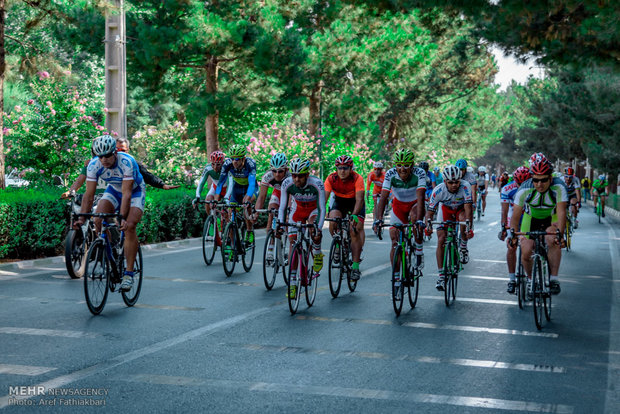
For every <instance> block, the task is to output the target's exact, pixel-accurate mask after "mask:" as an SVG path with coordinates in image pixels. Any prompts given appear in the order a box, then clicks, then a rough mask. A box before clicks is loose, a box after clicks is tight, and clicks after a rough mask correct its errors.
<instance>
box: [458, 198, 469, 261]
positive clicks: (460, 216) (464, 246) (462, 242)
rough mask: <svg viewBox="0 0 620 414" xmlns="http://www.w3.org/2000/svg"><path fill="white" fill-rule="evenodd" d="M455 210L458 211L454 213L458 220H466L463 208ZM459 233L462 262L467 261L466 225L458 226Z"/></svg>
mask: <svg viewBox="0 0 620 414" xmlns="http://www.w3.org/2000/svg"><path fill="white" fill-rule="evenodd" d="M457 211H458V212H457V214H456V217H457V219H458V221H465V220H467V217H466V216H465V209H464V208H459V209H458V210H457ZM460 233H461V236H460V237H459V250H460V251H461V254H463V255H465V257H464V259H463V263H467V262H468V261H469V251H468V250H467V238H468V235H467V227H466V226H465V225H461V226H460Z"/></svg>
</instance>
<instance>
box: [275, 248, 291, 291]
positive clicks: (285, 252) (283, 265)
mask: <svg viewBox="0 0 620 414" xmlns="http://www.w3.org/2000/svg"><path fill="white" fill-rule="evenodd" d="M288 249H289V243H288V238H286V237H285V238H284V242H282V238H278V239H276V255H277V257H278V263H279V265H280V270H282V279H284V284H285V285H286V286H288V277H287V274H286V273H287V270H286V268H287V266H288V256H289V254H288ZM280 252H282V253H280ZM280 259H282V260H280Z"/></svg>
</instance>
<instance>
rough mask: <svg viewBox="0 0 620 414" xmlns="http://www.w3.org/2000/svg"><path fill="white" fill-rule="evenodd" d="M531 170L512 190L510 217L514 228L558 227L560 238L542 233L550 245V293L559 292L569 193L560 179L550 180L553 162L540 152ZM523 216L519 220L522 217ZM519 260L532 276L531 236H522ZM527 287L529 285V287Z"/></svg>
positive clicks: (547, 229) (549, 230)
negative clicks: (530, 176) (559, 273)
mask: <svg viewBox="0 0 620 414" xmlns="http://www.w3.org/2000/svg"><path fill="white" fill-rule="evenodd" d="M532 157H533V161H532V160H531V164H530V170H531V171H532V178H530V179H529V180H527V181H525V182H524V183H522V184H521V187H519V190H518V191H517V193H516V194H515V202H514V207H513V212H512V219H511V220H510V221H511V223H510V227H511V228H512V229H513V231H517V228H518V226H519V223H521V224H520V226H521V231H522V232H527V231H536V230H543V231H544V230H546V231H547V232H548V233H556V231H559V235H560V241H558V239H557V238H556V236H555V235H547V236H545V240H546V242H547V246H548V248H549V251H548V258H549V276H550V282H549V289H550V292H551V294H554V295H557V294H558V293H560V291H561V289H560V282H559V280H558V272H559V270H560V261H561V260H562V251H561V247H562V246H561V245H562V243H563V237H562V236H563V232H564V229H565V228H566V204H567V202H568V194H567V191H566V187H565V186H564V185H562V180H561V179H558V180H557V181H555V180H552V173H553V166H552V165H551V162H549V160H547V158H546V157H545V156H544V155H542V154H534V156H532ZM522 216H523V220H522V221H521V217H522ZM520 240H521V263H522V264H523V268H524V269H525V273H526V274H527V277H528V279H529V280H528V283H530V281H531V277H532V252H533V250H534V240H531V239H529V238H526V237H523V236H521V238H520ZM528 291H529V289H528Z"/></svg>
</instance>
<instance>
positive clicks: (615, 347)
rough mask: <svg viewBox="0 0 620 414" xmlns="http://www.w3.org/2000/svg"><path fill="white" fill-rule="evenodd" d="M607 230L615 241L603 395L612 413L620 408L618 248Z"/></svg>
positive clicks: (619, 272)
mask: <svg viewBox="0 0 620 414" xmlns="http://www.w3.org/2000/svg"><path fill="white" fill-rule="evenodd" d="M605 225H606V226H607V228H608V234H609V238H611V239H615V240H616V241H615V243H610V244H609V255H610V256H611V269H612V280H613V282H615V283H612V285H611V286H612V292H611V306H610V307H609V314H610V315H609V322H610V323H609V325H610V326H609V351H610V355H609V365H608V367H607V391H606V393H605V412H606V413H612V412H616V411H617V410H618V407H620V355H619V354H618V353H616V352H617V351H620V316H618V315H619V314H620V309H619V308H620V284H619V283H618V282H620V266H618V260H619V259H620V252H619V251H618V250H619V247H620V246H618V241H617V240H618V236H617V235H616V232H615V230H614V228H613V227H612V226H611V225H610V224H609V223H605Z"/></svg>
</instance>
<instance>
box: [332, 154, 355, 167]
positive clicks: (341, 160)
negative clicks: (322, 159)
mask: <svg viewBox="0 0 620 414" xmlns="http://www.w3.org/2000/svg"><path fill="white" fill-rule="evenodd" d="M335 164H336V167H338V166H341V165H346V166H347V167H351V168H353V158H351V157H349V156H348V155H341V156H340V157H338V158H336V162H335Z"/></svg>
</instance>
